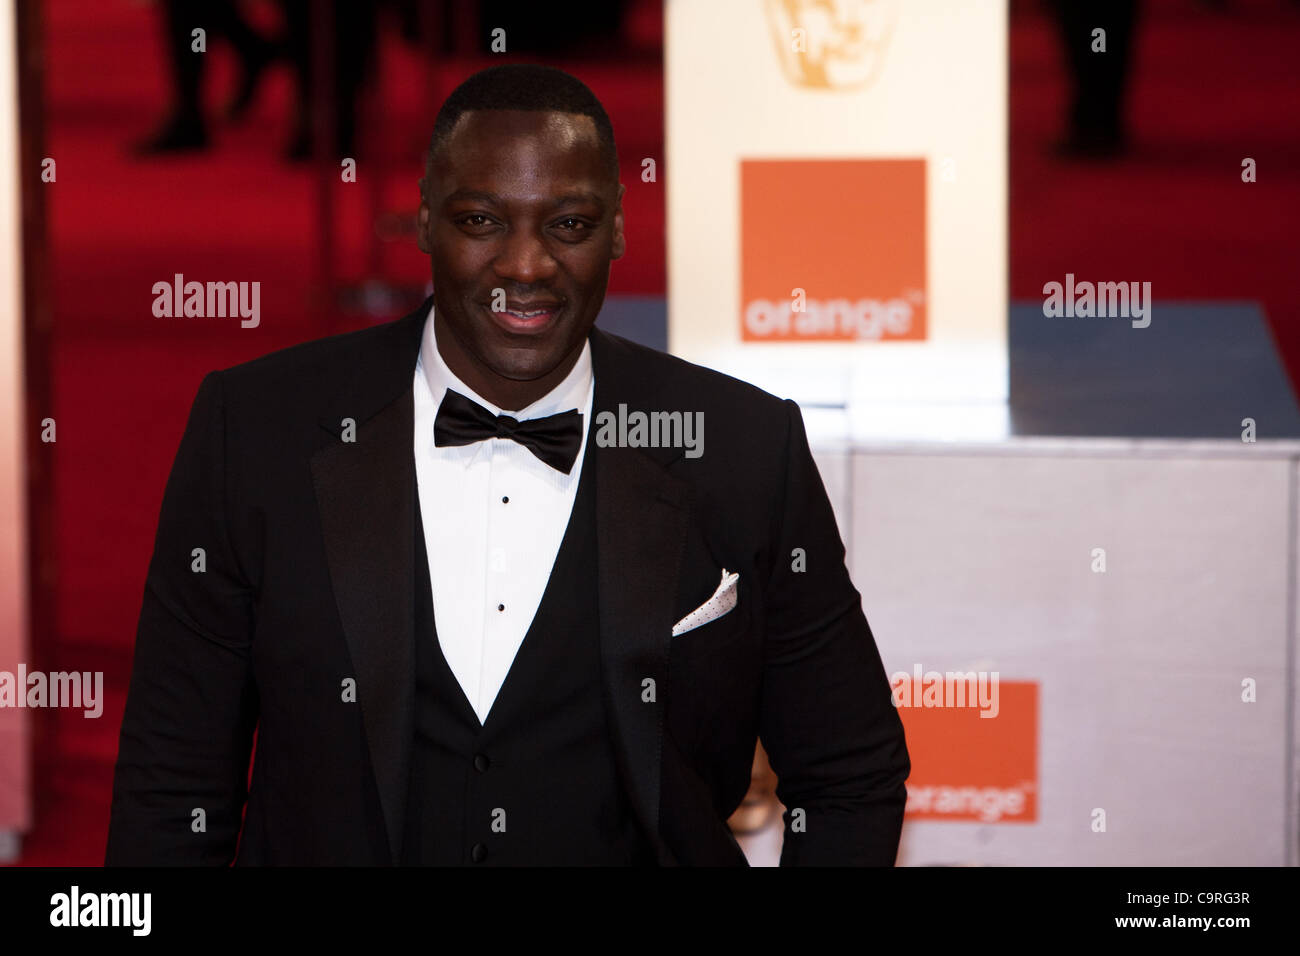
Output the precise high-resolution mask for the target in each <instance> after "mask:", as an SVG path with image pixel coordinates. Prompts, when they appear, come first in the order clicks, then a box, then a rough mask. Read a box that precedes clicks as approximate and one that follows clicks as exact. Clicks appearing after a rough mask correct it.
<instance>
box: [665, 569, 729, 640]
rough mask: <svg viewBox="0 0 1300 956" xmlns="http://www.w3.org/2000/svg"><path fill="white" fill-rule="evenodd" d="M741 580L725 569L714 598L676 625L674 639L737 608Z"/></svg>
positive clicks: (674, 626)
mask: <svg viewBox="0 0 1300 956" xmlns="http://www.w3.org/2000/svg"><path fill="white" fill-rule="evenodd" d="M739 580H740V575H739V574H736V573H735V572H734V571H733V572H732V573H731V574H728V573H727V569H726V568H723V569H722V581H721V582H720V583H719V584H718V589H717V590H716V591H714V592H713V597H711V598H709V599H708V600H707V601H705V602H704V603H703V604H701V605H700V606H699V607H697V608H696V609H695V610H694V611H692V612H691V613H690V614H687V615H686V616H685V617H684V618H682V619H681V620H680V621H678V622H677V623H676V624H674V625H673V637H676V636H677V635H679V634H685V633H686V632H687V631H693V630H695V628H697V627H699V626H701V625H702V624H708V623H709V622H710V621H716V620H717V619H718V618H720V617H722V615H724V614H726V613H727V612H728V611H730V610H731V609H732V608H734V607H735V606H736V582H737V581H739Z"/></svg>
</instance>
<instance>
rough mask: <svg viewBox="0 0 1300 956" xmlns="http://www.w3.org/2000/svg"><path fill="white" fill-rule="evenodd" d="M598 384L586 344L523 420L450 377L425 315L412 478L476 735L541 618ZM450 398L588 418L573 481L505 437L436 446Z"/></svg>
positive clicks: (450, 650)
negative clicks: (439, 419) (438, 421)
mask: <svg viewBox="0 0 1300 956" xmlns="http://www.w3.org/2000/svg"><path fill="white" fill-rule="evenodd" d="M593 382H594V380H593V377H592V370H591V345H590V344H584V345H583V347H582V354H581V355H579V357H578V361H577V362H576V363H575V364H574V366H573V369H572V370H571V371H570V372H569V374H568V376H566V377H565V379H564V381H562V382H560V384H559V385H557V386H556V387H555V388H554V389H552V390H551V391H550V392H548V393H547V394H546V395H544V396H542V397H541V398H539V399H538V400H537V401H535V402H533V403H532V404H531V405H528V406H527V407H525V408H522V409H519V410H518V411H512V410H508V409H502V408H499V407H498V406H496V405H493V404H492V403H491V402H489V401H488V400H487V399H485V398H483V396H481V395H479V394H477V393H476V392H474V391H472V390H471V389H470V388H469V386H467V385H466V384H465V383H464V382H462V381H461V380H460V379H459V378H457V377H456V376H455V375H454V374H452V371H451V369H449V368H448V367H447V364H446V362H444V361H443V359H442V356H441V355H440V354H439V353H438V346H437V342H436V340H435V336H434V329H433V309H432V308H430V310H429V316H428V319H427V320H426V321H425V323H424V335H423V339H422V341H421V343H420V355H419V358H418V359H417V361H416V365H415V476H416V481H417V483H418V486H419V494H420V513H421V516H422V518H423V521H424V542H425V547H426V549H427V550H428V554H429V576H430V580H431V584H432V589H433V617H434V622H435V625H436V627H437V630H438V643H439V644H440V645H441V647H442V653H443V656H444V657H445V658H446V660H447V664H448V666H449V667H450V668H451V672H452V673H453V674H455V675H456V680H457V681H458V682H459V683H460V686H461V689H462V690H463V691H464V692H465V698H466V700H468V701H469V703H470V706H471V707H473V709H474V712H475V713H476V714H477V715H478V719H479V723H480V725H482V724H485V723H486V722H487V715H488V712H489V711H490V710H491V709H492V703H493V701H495V700H496V697H497V693H498V692H499V691H500V690H501V685H502V684H503V683H504V682H505V679H506V675H507V674H508V673H509V671H510V666H511V664H512V663H513V662H514V659H515V654H516V653H517V652H518V651H519V646H520V645H521V644H522V643H523V640H524V636H525V635H526V634H527V633H528V628H529V626H530V625H531V624H532V621H533V617H534V616H535V615H536V613H537V608H538V606H539V605H540V604H541V601H542V595H543V593H544V592H545V591H546V585H547V581H548V580H549V579H550V575H551V568H552V567H553V566H554V564H555V557H556V555H557V554H558V553H559V550H560V543H561V542H562V540H563V539H564V533H565V531H566V530H567V528H568V525H569V516H570V514H571V513H572V511H573V502H574V498H575V497H576V495H577V491H578V476H579V475H581V474H582V462H583V459H584V457H585V456H586V452H587V436H588V434H589V432H590V425H591V403H592V397H593V394H594V387H593ZM448 388H451V389H453V390H455V391H457V392H460V394H462V395H464V396H465V397H466V398H469V399H472V400H473V401H475V402H478V403H479V404H480V405H482V406H483V407H484V408H486V409H487V410H488V411H490V412H492V414H494V415H510V416H512V417H514V418H517V419H519V420H520V421H523V420H525V419H529V418H542V417H544V416H546V415H554V414H556V413H558V412H564V411H568V410H569V409H572V408H576V409H577V410H578V411H580V412H582V416H583V418H582V445H581V447H580V448H579V449H578V457H577V460H576V461H575V462H574V464H573V468H572V469H571V470H570V472H569V474H567V475H565V474H563V473H562V472H560V471H557V470H556V469H554V468H552V467H551V466H550V465H548V464H546V463H545V462H543V461H541V460H539V459H538V458H537V456H536V455H534V454H533V453H532V452H531V451H529V450H528V449H527V448H525V447H524V446H523V445H521V444H519V443H518V442H516V441H514V440H512V439H509V438H490V439H485V440H483V441H478V442H473V443H471V444H469V445H459V446H444V447H442V448H439V447H437V446H436V445H434V443H433V423H434V418H435V417H436V415H437V413H438V406H439V405H440V404H441V403H442V398H443V394H444V393H445V392H446V390H447V389H448ZM429 636H430V635H421V634H417V635H416V639H417V640H420V639H422V638H427V637H429Z"/></svg>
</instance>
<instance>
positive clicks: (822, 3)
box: [766, 0, 898, 90]
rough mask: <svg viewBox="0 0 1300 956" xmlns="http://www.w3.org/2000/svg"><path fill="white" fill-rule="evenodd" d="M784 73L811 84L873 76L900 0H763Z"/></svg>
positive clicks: (854, 84)
mask: <svg viewBox="0 0 1300 956" xmlns="http://www.w3.org/2000/svg"><path fill="white" fill-rule="evenodd" d="M766 2H767V19H768V23H769V24H770V25H771V28H772V36H773V37H774V39H775V40H776V50H777V57H778V58H779V59H780V61H781V69H782V70H783V71H784V72H785V75H786V78H787V79H789V80H790V82H791V83H794V84H795V85H796V86H806V87H811V88H814V89H839V90H850V89H860V88H862V87H865V86H867V85H869V84H871V83H872V82H874V81H875V79H876V77H877V76H879V75H880V70H881V68H882V66H883V64H884V59H885V49H886V47H887V46H888V45H889V38H890V36H891V35H892V34H893V32H894V25H895V23H897V21H898V0H766Z"/></svg>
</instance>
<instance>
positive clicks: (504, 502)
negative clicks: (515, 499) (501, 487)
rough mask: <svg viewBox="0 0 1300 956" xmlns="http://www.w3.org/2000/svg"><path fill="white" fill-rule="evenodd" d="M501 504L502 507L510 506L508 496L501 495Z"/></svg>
mask: <svg viewBox="0 0 1300 956" xmlns="http://www.w3.org/2000/svg"><path fill="white" fill-rule="evenodd" d="M501 503H502V504H503V505H508V504H510V496H509V495H502V496H501Z"/></svg>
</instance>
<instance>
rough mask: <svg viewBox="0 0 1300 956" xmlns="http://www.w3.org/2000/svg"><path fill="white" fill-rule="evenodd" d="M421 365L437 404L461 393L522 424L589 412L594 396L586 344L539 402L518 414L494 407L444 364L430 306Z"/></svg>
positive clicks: (589, 348)
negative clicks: (571, 411)
mask: <svg viewBox="0 0 1300 956" xmlns="http://www.w3.org/2000/svg"><path fill="white" fill-rule="evenodd" d="M420 365H421V367H422V369H423V371H424V377H425V381H426V382H427V383H428V385H429V391H430V392H431V393H432V394H433V400H434V402H435V403H436V404H439V405H440V404H442V397H443V395H444V393H445V392H446V390H447V389H449V388H450V389H453V390H455V391H457V392H460V394H462V395H464V396H465V397H466V398H469V399H472V400H474V401H476V402H478V403H479V404H480V405H482V406H483V407H484V408H486V409H487V410H488V411H490V412H491V413H492V414H493V415H509V416H510V417H511V418H515V419H518V420H519V421H524V420H525V419H529V418H542V417H544V416H546V415H555V414H557V413H559V412H567V411H568V410H569V409H571V408H576V409H577V410H578V411H582V410H583V409H585V408H586V406H587V400H588V398H589V397H590V395H591V388H592V373H591V342H590V341H586V342H583V343H582V352H581V353H580V354H579V355H578V361H576V362H574V363H573V368H571V369H570V370H569V374H568V375H566V376H565V377H564V381H562V382H560V384H558V385H556V386H555V388H553V389H551V390H550V391H549V392H547V393H546V394H545V395H543V396H542V397H541V398H539V399H537V401H535V402H533V403H532V404H530V405H526V406H524V407H523V408H521V409H519V410H518V411H508V410H506V409H502V408H500V407H498V406H496V405H494V404H492V403H491V402H489V401H488V400H487V399H486V398H484V397H483V396H482V395H480V394H478V392H475V391H474V390H473V389H471V388H470V387H469V386H468V385H466V384H465V383H464V382H462V381H461V380H460V379H459V378H458V377H457V376H456V374H455V373H454V372H452V370H451V369H450V368H448V367H447V363H446V362H444V361H443V358H442V354H441V353H440V352H439V351H438V342H437V337H436V336H435V334H434V329H433V306H432V305H430V306H429V315H428V317H427V318H426V319H425V322H424V332H423V334H422V336H421V340H420Z"/></svg>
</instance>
